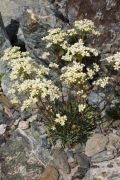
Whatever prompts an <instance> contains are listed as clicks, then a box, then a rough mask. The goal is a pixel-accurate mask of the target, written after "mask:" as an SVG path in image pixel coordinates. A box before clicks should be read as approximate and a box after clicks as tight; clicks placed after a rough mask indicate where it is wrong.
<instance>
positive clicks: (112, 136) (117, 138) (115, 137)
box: [108, 133, 120, 144]
mask: <svg viewBox="0 0 120 180" xmlns="http://www.w3.org/2000/svg"><path fill="white" fill-rule="evenodd" d="M108 137H109V141H110V142H115V143H119V144H120V136H118V135H117V134H115V133H110V134H109V136H108Z"/></svg>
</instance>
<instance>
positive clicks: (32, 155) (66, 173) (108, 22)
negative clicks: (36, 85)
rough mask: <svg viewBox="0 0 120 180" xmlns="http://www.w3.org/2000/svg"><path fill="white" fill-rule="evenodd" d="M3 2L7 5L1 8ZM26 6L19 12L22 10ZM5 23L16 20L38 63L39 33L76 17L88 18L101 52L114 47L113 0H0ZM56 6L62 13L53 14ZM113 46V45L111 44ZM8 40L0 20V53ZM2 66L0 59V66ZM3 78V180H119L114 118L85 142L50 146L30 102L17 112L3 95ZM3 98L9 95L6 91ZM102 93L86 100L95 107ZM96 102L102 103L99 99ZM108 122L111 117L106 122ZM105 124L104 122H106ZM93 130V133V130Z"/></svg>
mask: <svg viewBox="0 0 120 180" xmlns="http://www.w3.org/2000/svg"><path fill="white" fill-rule="evenodd" d="M6 5H7V7H6ZM28 8H29V10H30V11H25V10H26V9H28ZM0 11H1V12H2V15H3V19H4V22H5V24H9V22H10V20H11V18H13V19H17V20H19V22H20V28H19V32H18V36H19V38H20V39H22V40H23V41H24V42H25V45H26V49H27V50H28V51H29V52H30V55H31V56H32V57H34V58H35V60H36V61H39V62H40V63H42V52H43V49H44V48H45V46H44V44H43V41H42V40H41V38H42V37H43V36H45V35H46V33H47V30H48V29H49V28H52V27H58V26H59V27H63V28H66V27H67V26H68V27H69V24H68V21H67V20H66V19H65V17H66V18H67V17H68V19H69V22H70V25H71V24H72V23H73V22H74V20H76V19H83V18H88V19H91V20H93V21H94V22H95V24H96V25H97V28H98V29H99V30H100V32H101V36H100V37H99V39H98V40H97V41H93V43H96V44H97V45H98V46H99V47H100V46H101V44H102V45H103V48H102V50H103V53H105V54H109V53H113V52H114V51H116V49H117V50H119V48H120V47H119V42H120V31H119V26H120V24H119V19H120V4H119V0H118V1H117V0H101V1H100V2H98V1H97V0H61V1H57V0H55V1H49V2H48V1H42V0H35V1H33V0H4V1H3V0H0ZM58 11H60V12H61V13H62V14H63V15H64V18H63V17H62V19H61V18H60V16H59V13H58ZM113 45H114V46H113ZM6 47H10V42H9V40H8V37H7V35H6V32H5V29H4V25H3V22H2V20H1V19H0V56H1V55H2V53H3V50H4V49H5V48H6ZM3 70H5V71H8V70H7V69H6V67H4V66H3V65H2V64H1V61H0V71H1V72H2V71H3ZM9 84H10V82H9V79H7V78H5V79H3V80H2V84H1V85H2V89H3V92H2V93H1V94H0V178H2V179H3V180H6V179H8V180H9V179H12V180H19V179H20V180H28V179H31V180H37V179H38V180H39V179H40V180H47V179H49V180H80V179H83V180H108V179H109V180H119V179H120V121H119V120H118V121H117V122H116V125H115V122H114V128H113V127H112V126H111V127H110V128H109V131H108V132H107V133H104V134H103V133H101V131H100V130H99V129H97V130H96V131H95V132H94V134H93V135H92V136H91V137H90V138H89V139H88V141H87V142H86V144H84V145H81V144H78V145H76V146H75V147H73V148H71V149H69V148H65V149H63V148H61V142H60V141H59V140H58V142H57V143H56V146H55V147H54V146H53V145H52V144H51V143H50V141H49V138H48V137H47V135H46V131H45V126H44V123H43V121H42V120H43V117H42V115H41V114H39V112H38V111H37V109H36V107H33V108H32V109H29V110H28V111H24V112H22V113H21V112H20V111H19V109H18V108H15V107H13V105H12V104H11V102H10V101H9V99H8V98H7V97H6V95H8V90H9ZM8 97H9V96H8ZM104 97H105V94H97V93H96V92H93V93H91V95H90V96H89V99H88V101H89V103H90V104H91V105H92V106H93V107H96V104H98V103H100V109H102V107H103V105H104V102H103V101H104V100H103V99H104ZM101 102H102V104H101ZM107 123H108V124H109V123H110V124H111V121H110V122H109V121H107ZM107 127H108V125H107ZM96 132H97V133H96Z"/></svg>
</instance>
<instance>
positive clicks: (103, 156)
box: [91, 151, 115, 163]
mask: <svg viewBox="0 0 120 180" xmlns="http://www.w3.org/2000/svg"><path fill="white" fill-rule="evenodd" d="M114 157H115V156H114V154H113V153H112V152H110V151H103V152H100V153H98V154H96V155H94V156H92V158H91V162H92V163H100V162H103V161H108V160H111V159H113V158H114Z"/></svg>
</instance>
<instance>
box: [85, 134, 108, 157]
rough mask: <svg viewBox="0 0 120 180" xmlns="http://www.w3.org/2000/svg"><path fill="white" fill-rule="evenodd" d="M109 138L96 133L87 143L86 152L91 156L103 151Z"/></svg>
mask: <svg viewBox="0 0 120 180" xmlns="http://www.w3.org/2000/svg"><path fill="white" fill-rule="evenodd" d="M107 142H108V138H107V137H106V136H104V135H102V134H94V135H93V136H92V137H91V138H90V139H89V140H88V141H87V143H86V147H85V154H86V155H87V156H89V157H91V156H93V155H95V154H97V153H99V152H101V151H103V150H104V149H105V147H106V145H107Z"/></svg>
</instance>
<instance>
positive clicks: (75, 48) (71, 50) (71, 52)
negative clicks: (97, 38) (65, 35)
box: [62, 39, 98, 61]
mask: <svg viewBox="0 0 120 180" xmlns="http://www.w3.org/2000/svg"><path fill="white" fill-rule="evenodd" d="M91 55H94V56H98V51H97V50H96V49H94V48H90V47H86V46H85V45H84V42H83V40H82V39H79V41H78V42H77V43H75V44H73V45H71V46H70V47H68V48H67V53H66V54H65V55H64V56H62V59H63V60H65V61H72V60H73V59H74V60H75V59H80V60H81V58H83V57H86V56H91Z"/></svg>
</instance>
